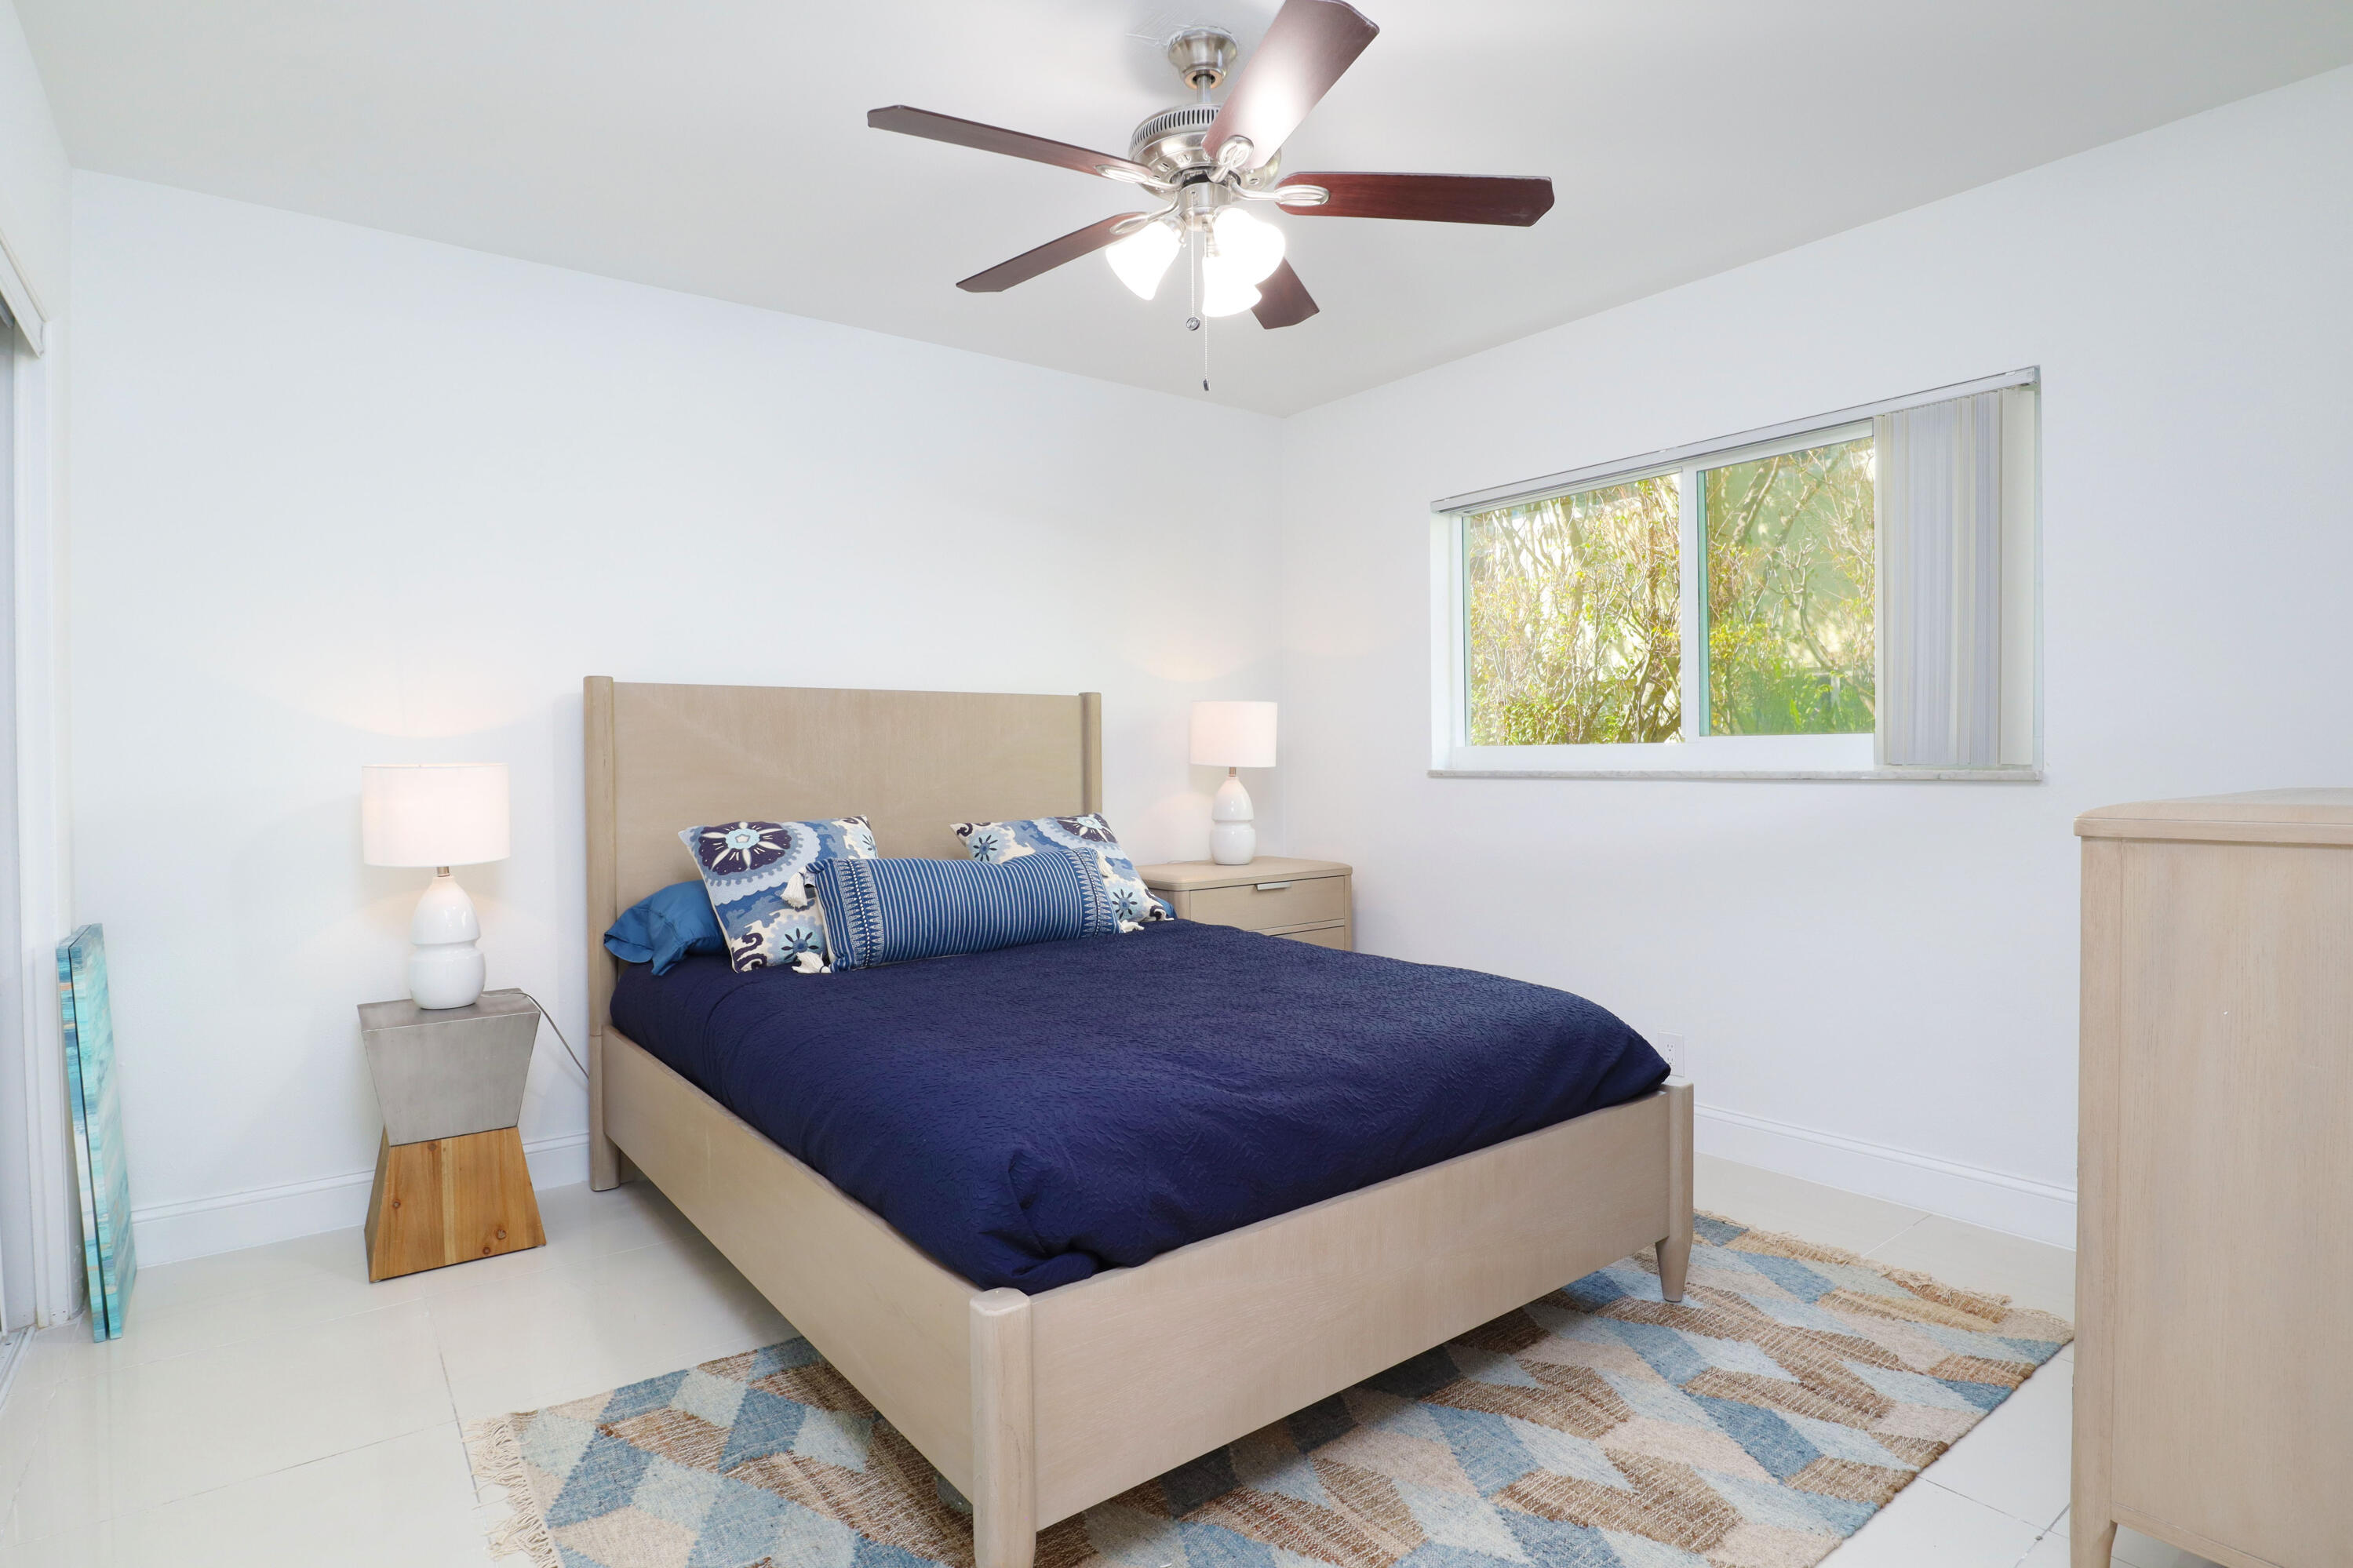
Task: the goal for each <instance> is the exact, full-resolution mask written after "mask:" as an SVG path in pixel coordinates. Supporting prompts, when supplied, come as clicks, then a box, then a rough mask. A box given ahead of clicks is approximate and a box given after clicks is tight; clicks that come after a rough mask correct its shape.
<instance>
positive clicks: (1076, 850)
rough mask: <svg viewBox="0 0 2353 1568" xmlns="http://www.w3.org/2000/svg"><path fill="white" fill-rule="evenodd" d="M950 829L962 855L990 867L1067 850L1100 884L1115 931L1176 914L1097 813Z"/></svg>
mask: <svg viewBox="0 0 2353 1568" xmlns="http://www.w3.org/2000/svg"><path fill="white" fill-rule="evenodd" d="M948 826H951V827H953V828H955V836H956V837H958V838H961V839H963V840H964V852H965V854H967V855H969V856H971V857H972V858H974V859H976V860H985V861H987V863H988V864H990V865H992V866H997V865H1002V864H1004V863H1005V862H1007V861H1008V860H1017V859H1019V858H1021V857H1022V856H1024V855H1034V854H1036V853H1037V852H1038V851H1039V850H1040V849H1068V850H1070V851H1071V852H1072V853H1073V854H1076V855H1078V856H1080V857H1082V858H1084V859H1085V860H1086V862H1087V863H1088V864H1089V865H1091V866H1092V867H1093V868H1095V873H1096V875H1098V876H1100V877H1101V878H1102V879H1103V889H1104V890H1105V891H1106V892H1108V893H1109V894H1110V895H1111V907H1112V910H1113V913H1114V914H1116V915H1117V916H1118V917H1119V929H1120V930H1122V931H1134V930H1135V929H1136V928H1137V927H1139V926H1141V925H1142V924H1143V923H1144V922H1145V921H1166V920H1174V919H1176V911H1175V910H1171V909H1170V908H1169V907H1168V906H1167V905H1166V904H1164V903H1162V902H1161V901H1160V900H1158V899H1155V898H1154V897H1153V896H1152V892H1151V889H1148V888H1146V887H1145V885H1144V879H1142V878H1140V877H1138V876H1137V875H1136V874H1135V862H1134V861H1133V860H1131V859H1129V858H1127V851H1126V850H1124V849H1122V848H1121V847H1119V840H1118V839H1117V838H1116V837H1113V834H1112V830H1111V824H1110V823H1108V822H1105V821H1104V820H1103V816H1102V814H1101V813H1099V812H1092V811H1091V812H1089V813H1087V814H1086V815H1085V816H1034V817H1031V818H1029V820H1027V821H1024V822H955V823H950V824H949V825H948Z"/></svg>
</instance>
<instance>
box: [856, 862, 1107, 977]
mask: <svg viewBox="0 0 2353 1568" xmlns="http://www.w3.org/2000/svg"><path fill="white" fill-rule="evenodd" d="M809 879H810V880H811V881H812V882H814V883H815V884H816V886H817V893H818V903H820V904H821V905H823V906H824V909H825V922H826V930H827V932H828V940H829V941H830V942H831V943H832V950H833V962H834V964H835V966H836V967H837V968H840V969H868V968H871V967H872V966H874V965H875V964H878V963H905V962H906V961H907V960H909V959H911V958H943V957H945V956H946V955H948V954H949V953H954V952H995V951H996V950H997V949H998V948H1000V947H1020V946H1022V945H1024V944H1026V943H1029V942H1067V941H1069V940H1071V938H1073V937H1082V936H1110V935H1112V934H1113V932H1115V931H1118V930H1119V929H1120V926H1119V920H1118V917H1117V916H1116V915H1115V914H1114V913H1113V909H1112V901H1111V894H1110V891H1109V889H1108V886H1107V885H1106V884H1105V882H1104V881H1103V879H1102V878H1101V877H1100V876H1097V875H1096V874H1095V868H1094V867H1093V866H1092V865H1090V864H1089V863H1088V861H1087V858H1086V857H1084V856H1082V855H1080V854H1078V853H1076V852H1075V851H1072V850H1068V849H1047V850H1043V851H1038V852H1033V853H1031V854H1029V855H1025V856H1023V857H1022V858H1019V859H1018V860H1012V861H1008V862H1007V863H1006V864H1004V865H992V864H988V863H987V862H983V861H976V860H881V859H871V860H867V859H860V860H850V859H844V860H823V861H819V862H818V864H817V866H816V867H814V868H812V869H811V871H810V873H809Z"/></svg>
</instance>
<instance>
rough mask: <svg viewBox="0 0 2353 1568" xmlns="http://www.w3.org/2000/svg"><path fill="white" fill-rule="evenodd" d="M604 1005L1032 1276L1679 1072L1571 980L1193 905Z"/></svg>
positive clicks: (1264, 1210) (790, 1141)
mask: <svg viewBox="0 0 2353 1568" xmlns="http://www.w3.org/2000/svg"><path fill="white" fill-rule="evenodd" d="M613 1023H614V1025H615V1026H617V1028H619V1029H620V1031H621V1032H622V1033H623V1034H625V1035H627V1036H628V1037H629V1038H631V1039H633V1040H635V1041H637V1042H638V1044H639V1045H641V1046H643V1047H646V1048H647V1049H648V1050H649V1051H651V1052H652V1053H653V1054H654V1055H655V1056H657V1057H659V1058H661V1059H662V1060H663V1061H665V1062H668V1063H669V1064H670V1066H671V1067H673V1068H676V1069H677V1070H678V1071H679V1072H681V1073H682V1074H684V1075H685V1076H686V1077H687V1078H688V1079H691V1080H693V1082H694V1083H695V1084H696V1085H697V1086H698V1087H700V1088H701V1089H702V1090H703V1091H704V1092H706V1093H708V1094H709V1095H711V1096H712V1098H713V1099H715V1100H718V1101H719V1102H720V1103H721V1104H723V1105H724V1106H726V1107H727V1108H728V1109H730V1110H733V1111H734V1112H735V1113H736V1114H737V1115H738V1116H741V1117H743V1118H744V1120H745V1121H749V1122H750V1123H751V1124H752V1125H753V1126H754V1127H756V1128H758V1129H759V1130H760V1131H763V1132H765V1133H766V1134H767V1135H768V1137H769V1138H771V1139H773V1140H774V1141H775V1142H777V1143H778V1144H780V1145H782V1146H783V1147H784V1148H785V1149H786V1150H788V1151H789V1152H792V1153H793V1154H795V1155H797V1156H798V1157H799V1158H800V1159H802V1160H804V1161H806V1162H807V1163H809V1164H810V1165H813V1166H815V1167H816V1168H817V1169H818V1171H820V1172H822V1173H824V1174H825V1175H826V1176H827V1177H828V1179H830V1180H831V1181H832V1182H833V1184H835V1185H836V1186H838V1187H839V1188H841V1189H842V1191H844V1192H846V1193H848V1194H849V1195H850V1196H852V1197H854V1198H856V1199H857V1200H858V1201H859V1202H860V1203H862V1204H864V1205H866V1206H867V1207H868V1208H871V1209H872V1210H873V1211H874V1212H875V1213H876V1214H879V1215H881V1216H882V1217H883V1218H884V1219H886V1220H888V1221H890V1223H891V1224H892V1226H896V1227H897V1229H898V1230H899V1232H900V1234H901V1235H902V1236H904V1237H907V1238H908V1239H909V1240H910V1241H912V1242H913V1243H914V1244H915V1245H916V1246H917V1247H922V1248H923V1250H924V1251H925V1252H927V1253H929V1254H930V1255H931V1256H932V1257H933V1258H935V1259H937V1260H938V1261H939V1262H940V1263H942V1264H943V1265H944V1266H945V1267H947V1268H951V1269H953V1270H955V1272H956V1273H958V1274H961V1275H963V1276H964V1277H965V1279H970V1280H971V1281H973V1282H974V1283H975V1284H976V1285H982V1286H997V1285H1010V1286H1013V1287H1015V1288H1017V1289H1022V1290H1028V1291H1031V1292H1036V1291H1039V1290H1050V1289H1053V1288H1054V1287H1056V1286H1058V1285H1066V1284H1068V1283H1070V1282H1071V1280H1073V1279H1084V1278H1085V1277H1086V1276H1088V1275H1090V1274H1092V1273H1094V1272H1095V1271H1096V1270H1098V1269H1101V1268H1112V1267H1115V1266H1119V1265H1129V1264H1138V1263H1142V1262H1145V1260H1146V1259H1148V1258H1153V1257H1154V1256H1155V1255H1157V1254H1159V1253H1162V1252H1166V1251H1167V1250H1169V1249H1170V1248H1172V1247H1182V1246H1184V1245H1185V1244H1186V1243H1187V1242H1193V1241H1198V1240H1201V1239H1202V1238H1203V1237H1211V1236H1216V1235H1218V1234H1219V1232H1221V1231H1227V1230H1231V1229H1233V1228H1235V1227H1236V1226H1244V1225H1249V1224H1250V1223H1251V1222H1252V1221H1254V1220H1261V1219H1265V1218H1267V1217H1268V1216H1270V1215H1278V1214H1282V1213H1283V1212H1284V1211H1285V1210H1288V1209H1294V1208H1298V1207H1300V1206H1301V1205H1305V1204H1312V1203H1315V1202H1317V1201H1319V1200H1321V1199H1324V1198H1328V1197H1334V1196H1336V1195H1337V1194H1341V1193H1345V1192H1349V1191H1353V1190H1354V1189H1356V1188H1357V1187H1362V1186H1366V1185H1368V1184H1372V1183H1374V1182H1379V1181H1384V1180H1386V1179H1388V1177H1391V1176H1396V1175H1401V1174H1403V1173H1406V1172H1408V1171H1412V1170H1418V1169H1419V1168H1420V1167H1422V1166H1424V1165H1430V1164H1434V1163H1437V1162H1439V1161H1440V1160H1447V1159H1451V1158H1452V1157H1453V1156H1455V1155H1457V1154H1462V1153H1467V1152H1470V1151H1472V1150H1473V1149H1481V1148H1484V1147H1486V1146H1487V1145H1489V1144H1491V1143H1498V1142H1503V1141H1504V1139H1507V1138H1514V1137H1517V1136H1519V1135H1520V1134H1521V1133H1524V1132H1533V1131H1535V1130H1536V1129H1538V1128H1541V1127H1549V1126H1551V1125H1552V1124H1553V1123H1555V1122H1557V1121H1566V1120H1567V1119H1568V1118H1570V1117H1573V1116H1579V1115H1582V1114H1584V1113H1585V1112H1586V1111H1588V1110H1599V1109H1601V1108H1602V1107H1604V1106H1609V1105H1616V1104H1619V1103H1620V1102H1622V1101H1625V1100H1631V1099H1634V1098H1635V1097H1637V1096H1639V1095H1641V1094H1644V1093H1647V1092H1648V1091H1649V1090H1651V1089H1653V1088H1655V1087H1656V1086H1657V1085H1658V1083H1659V1081H1660V1080H1661V1079H1663V1078H1664V1077H1665V1076H1666V1072H1667V1067H1666V1063H1665V1062H1663V1061H1662V1060H1661V1059H1660V1058H1659V1056H1658V1053H1657V1052H1655V1051H1653V1050H1652V1049H1651V1047H1650V1045H1649V1043H1648V1042H1646V1041H1645V1040H1644V1039H1643V1038H1642V1037H1641V1036H1640V1035H1638V1034H1636V1033H1635V1032H1634V1031H1633V1030H1632V1029H1630V1028H1628V1027H1627V1026H1625V1025H1624V1024H1623V1023H1620V1021H1619V1020H1618V1019H1617V1018H1616V1017H1615V1016H1612V1015H1611V1014H1609V1012H1607V1011H1605V1010H1604V1009H1602V1008H1600V1007H1598V1006H1596V1005H1593V1004H1592V1003H1590V1002H1588V1001H1586V1000H1585V999H1584V998H1583V997H1581V996H1572V995H1570V994H1568V993H1567V992H1565V991H1555V990H1553V989H1551V988H1549V987H1547V986H1543V985H1532V984H1527V983H1525V982H1524V981H1518V980H1505V979H1503V978H1500V977H1499V976H1496V975H1493V974H1482V973H1476V972H1474V971H1472V970H1467V969H1442V968H1438V967H1434V966H1432V965H1428V964H1419V963H1403V962H1401V961H1399V960H1397V959H1390V958H1376V957H1372V956H1370V955H1367V954H1364V953H1353V952H1333V951H1330V950H1328V949H1324V948H1320V947H1311V946H1309V945H1308V944H1307V943H1305V942H1286V941H1283V940H1282V939H1280V938H1276V937H1266V936H1259V935H1256V934H1254V933H1252V932H1249V931H1234V930H1231V929H1229V928H1228V927H1225V926H1213V925H1201V924H1198V923H1196V922H1194V921H1170V922H1165V923H1160V924H1155V925H1148V926H1146V927H1145V928H1144V929H1143V930H1142V931H1136V932H1134V933H1131V934H1128V935H1124V936H1103V937H1092V938H1083V939H1081V940H1078V941H1073V942H1039V943H1037V944H1036V945H1034V946H1029V947H1017V948H1008V949H1005V950H1002V951H1000V952H984V953H970V954H965V955H962V956H958V957H953V958H934V959H927V960H924V961H923V962H921V963H902V964H893V965H891V966H889V967H887V968H881V969H866V970H854V971H847V972H843V973H834V974H822V975H812V974H794V973H786V972H784V971H781V970H773V969H771V970H760V971H755V972H754V973H749V974H737V973H733V972H732V971H730V970H729V969H728V967H727V964H726V961H725V960H724V959H723V958H721V957H711V956H699V957H692V958H689V959H687V960H686V961H685V962H683V963H680V964H679V965H678V967H676V968H675V969H673V970H671V971H670V973H668V974H665V975H661V976H659V977H656V976H655V975H654V974H653V973H652V972H651V970H650V969H649V967H648V966H647V965H645V964H642V963H633V964H629V965H628V966H627V968H626V969H625V970H624V972H623V973H622V976H621V980H620V984H619V985H618V987H617V989H616V990H615V992H614V994H613ZM1561 1201H1562V1202H1563V1203H1574V1202H1576V1201H1577V1194H1574V1193H1563V1194H1561Z"/></svg>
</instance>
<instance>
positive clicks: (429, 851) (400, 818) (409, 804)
mask: <svg viewBox="0 0 2353 1568" xmlns="http://www.w3.org/2000/svg"><path fill="white" fill-rule="evenodd" d="M507 823H508V811H507V765H506V764H505V763H371V764H369V765H368V766H365V767H363V768H361V769H360V855H361V858H363V859H364V860H365V861H366V862H367V863H368V864H369V865H371V866H417V867H424V866H430V867H432V868H433V881H432V885H431V886H429V887H427V889H425V896H424V897H423V898H421V899H419V900H417V913H416V914H415V915H414V916H412V917H411V918H410V920H409V922H408V940H409V942H411V943H413V944H414V945H413V948H412V950H411V952H409V955H408V994H409V995H410V996H411V997H413V998H415V1000H416V1002H417V1005H418V1006H420V1007H464V1006H469V1005H472V1003H473V1002H474V1001H475V1000H476V999H477V998H479V997H480V995H481V994H482V977H483V969H482V952H481V949H480V948H479V947H477V946H475V945H474V944H475V942H477V941H478V940H479V939H480V937H481V934H482V924H481V921H480V920H478V919H476V918H475V915H474V901H473V900H471V899H470V898H468V897H467V896H466V890H465V889H463V888H460V887H459V885H458V879H457V878H455V877H453V876H451V875H450V874H449V868H450V867H452V866H479V865H480V864H481V863H482V862H484V861H486V860H503V859H505V858H507Z"/></svg>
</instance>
